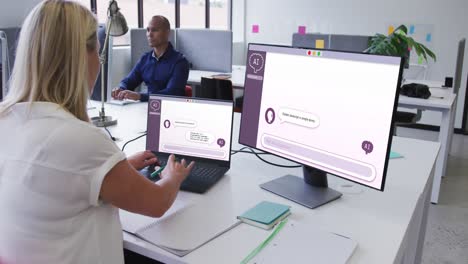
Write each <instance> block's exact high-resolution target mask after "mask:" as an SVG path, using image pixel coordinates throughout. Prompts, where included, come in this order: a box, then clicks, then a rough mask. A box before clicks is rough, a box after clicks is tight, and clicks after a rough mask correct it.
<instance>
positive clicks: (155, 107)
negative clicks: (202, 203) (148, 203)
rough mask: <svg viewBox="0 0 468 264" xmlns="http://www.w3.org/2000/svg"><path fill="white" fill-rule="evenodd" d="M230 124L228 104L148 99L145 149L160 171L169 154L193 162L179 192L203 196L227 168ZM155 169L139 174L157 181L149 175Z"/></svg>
mask: <svg viewBox="0 0 468 264" xmlns="http://www.w3.org/2000/svg"><path fill="white" fill-rule="evenodd" d="M232 121H233V102H232V101H221V100H213V99H202V98H187V97H177V96H165V95H151V96H150V98H149V101H148V124H147V136H146V149H148V150H151V151H153V153H155V155H156V156H157V157H158V159H159V161H160V163H161V167H163V166H165V165H166V162H167V159H168V158H169V155H170V154H175V155H176V159H178V160H182V159H185V160H186V161H187V163H189V162H190V161H195V166H194V168H193V169H192V172H191V174H190V175H189V176H188V177H187V178H186V179H185V180H184V181H183V182H182V184H181V187H180V189H181V190H184V191H189V192H194V193H204V192H206V191H207V190H208V189H209V188H210V187H211V186H213V185H214V184H215V183H216V182H217V181H219V179H221V178H222V177H223V175H224V174H225V173H226V172H227V171H228V170H229V168H230V165H231V142H232ZM157 169H158V168H157V167H156V168H155V166H149V167H147V168H145V169H143V170H142V171H141V173H142V174H143V175H145V176H146V177H148V179H150V180H152V181H157V180H159V176H158V175H155V173H153V172H155V170H157ZM152 174H153V176H152Z"/></svg>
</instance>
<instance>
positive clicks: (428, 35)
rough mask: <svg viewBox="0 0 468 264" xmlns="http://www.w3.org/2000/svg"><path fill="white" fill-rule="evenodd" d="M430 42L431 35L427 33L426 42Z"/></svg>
mask: <svg viewBox="0 0 468 264" xmlns="http://www.w3.org/2000/svg"><path fill="white" fill-rule="evenodd" d="M431 40H432V34H431V33H427V35H426V41H427V42H431Z"/></svg>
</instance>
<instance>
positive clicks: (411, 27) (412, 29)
mask: <svg viewBox="0 0 468 264" xmlns="http://www.w3.org/2000/svg"><path fill="white" fill-rule="evenodd" d="M409 34H410V35H413V34H414V25H410V27H409Z"/></svg>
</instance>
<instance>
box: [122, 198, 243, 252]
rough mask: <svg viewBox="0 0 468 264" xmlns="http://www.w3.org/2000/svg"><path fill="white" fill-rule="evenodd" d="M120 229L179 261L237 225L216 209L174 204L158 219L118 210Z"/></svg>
mask: <svg viewBox="0 0 468 264" xmlns="http://www.w3.org/2000/svg"><path fill="white" fill-rule="evenodd" d="M120 222H121V223H122V228H123V230H125V231H126V232H129V233H131V234H133V235H135V236H137V237H139V238H141V239H143V240H145V241H147V242H149V243H151V244H153V245H155V246H158V247H160V248H162V249H164V250H166V251H168V252H170V253H172V254H175V255H177V256H179V257H183V256H185V255H187V254H189V253H190V252H192V251H194V250H196V249H197V248H199V247H201V246H203V245H205V244H206V243H208V242H210V241H212V240H213V239H215V238H217V237H218V236H220V235H222V234H224V233H226V232H227V231H229V230H231V229H232V228H234V227H236V226H237V225H239V224H240V223H241V222H240V221H237V220H236V218H235V216H233V215H231V214H229V213H226V212H225V211H223V210H219V209H217V208H216V206H215V207H214V208H213V207H212V206H199V205H197V204H190V203H186V202H185V203H184V202H180V201H177V200H176V202H175V203H174V204H173V206H172V207H171V208H170V209H169V210H168V211H167V212H166V214H165V215H164V216H163V217H161V218H152V217H147V216H143V215H139V214H134V213H130V212H127V211H125V210H120Z"/></svg>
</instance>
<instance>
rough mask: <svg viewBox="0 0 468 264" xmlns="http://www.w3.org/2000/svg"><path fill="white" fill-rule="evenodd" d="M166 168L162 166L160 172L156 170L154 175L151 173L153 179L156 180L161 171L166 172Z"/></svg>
mask: <svg viewBox="0 0 468 264" xmlns="http://www.w3.org/2000/svg"><path fill="white" fill-rule="evenodd" d="M165 167H166V166H161V167H160V168H159V169H158V170H155V171H154V172H153V173H151V178H155V177H156V176H158V175H159V174H160V173H161V171H163V170H164V168H165Z"/></svg>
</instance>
